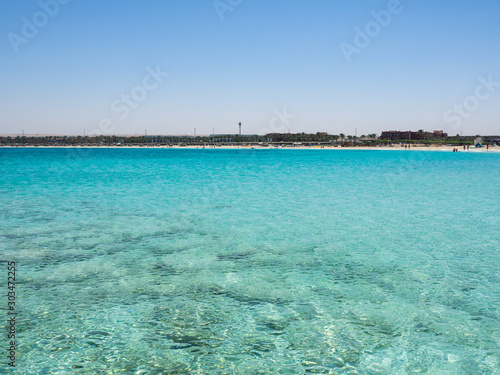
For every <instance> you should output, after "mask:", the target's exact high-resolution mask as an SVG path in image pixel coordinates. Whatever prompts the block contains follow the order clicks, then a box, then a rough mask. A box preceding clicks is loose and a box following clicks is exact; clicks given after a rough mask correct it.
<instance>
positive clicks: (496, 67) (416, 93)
mask: <svg viewBox="0 0 500 375" xmlns="http://www.w3.org/2000/svg"><path fill="white" fill-rule="evenodd" d="M55 1H60V2H57V4H59V5H58V7H59V9H56V8H55V7H54V2H55ZM45 3H46V4H47V6H42V5H41V4H45ZM61 3H66V4H61ZM214 4H217V5H218V11H217V9H216V7H215V6H214ZM231 4H233V5H231ZM44 8H45V10H44ZM229 9H230V10H229ZM372 11H376V12H380V11H384V12H383V14H384V16H381V17H382V18H378V20H377V17H375V16H374V15H373V13H372ZM390 11H392V13H389V14H390V20H388V17H387V14H388V13H387V12H390ZM48 13H51V14H48ZM499 16H500V2H499V1H498V0H482V1H479V2H472V1H470V0H440V1H435V0H401V1H400V2H399V5H397V0H391V1H361V0H359V1H355V0H335V1H332V0H314V1H308V2H306V1H299V0H295V1H292V0H287V1H285V0H273V1H269V0H242V1H239V0H218V2H217V1H213V0H190V1H169V0H148V1H142V2H139V1H128V0H121V1H117V0H107V1H96V0H86V1H79V0H71V1H67V0H64V1H63V0H42V1H41V2H38V1H31V0H23V1H18V0H5V1H3V2H2V12H0V35H1V39H0V40H1V42H0V84H1V85H0V102H1V111H0V133H2V134H20V133H21V132H22V131H23V130H24V132H25V133H26V134H33V133H34V134H36V133H39V134H56V133H57V134H82V133H83V129H85V130H86V132H87V134H89V133H101V134H109V133H115V134H135V133H138V134H144V131H145V130H147V132H148V134H185V133H187V134H193V132H194V128H196V129H197V133H198V134H209V133H212V131H213V129H214V128H215V132H216V133H225V132H231V133H234V132H236V131H237V124H238V122H242V123H243V132H244V133H248V134H250V133H265V132H271V131H288V129H290V131H291V132H317V131H327V132H329V133H333V134H338V133H345V134H354V133H355V129H357V135H362V134H368V133H378V134H380V132H381V131H382V130H399V129H401V130H407V129H409V130H418V129H425V130H434V129H443V130H445V131H447V132H448V133H451V134H457V133H463V134H464V135H465V134H493V133H494V134H499V133H500V105H499V101H500V22H499V21H498V20H499ZM26 21H27V22H28V23H26ZM31 24H32V25H31ZM382 24H383V25H382ZM37 25H38V26H37ZM33 28H34V29H35V30H33ZM356 28H358V29H356ZM356 30H361V31H363V33H365V32H369V33H370V34H371V36H367V38H368V41H367V40H366V38H365V40H362V39H363V37H358V40H357V41H356V40H355V37H356V34H357V31H356ZM35 32H36V35H34V33H35ZM356 42H357V44H356ZM343 43H344V44H343ZM347 45H349V46H350V47H346V46H347ZM351 47H352V48H355V49H356V53H351V54H349V53H347V54H346V53H345V51H346V48H351ZM347 51H351V52H352V51H353V49H347ZM346 56H347V58H346ZM148 67H149V68H150V69H153V70H156V69H157V68H158V69H159V70H160V71H161V72H168V73H169V75H168V76H166V77H165V76H162V75H160V76H159V77H157V80H156V81H155V80H154V77H148V74H150V73H148ZM481 77H482V78H481ZM488 81H490V83H489V84H488V83H486V84H485V83H484V82H488ZM144 82H145V83H144ZM496 82H499V83H498V84H497V83H496ZM144 85H145V86H144ZM145 87H146V88H145ZM132 94H133V95H132ZM123 95H125V96H123ZM127 95H128V96H130V98H129V99H128V101H127V99H126V96H127ZM136 99H137V100H136ZM455 105H458V106H459V107H457V106H455Z"/></svg>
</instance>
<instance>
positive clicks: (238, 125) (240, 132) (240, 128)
mask: <svg viewBox="0 0 500 375" xmlns="http://www.w3.org/2000/svg"><path fill="white" fill-rule="evenodd" d="M238 126H239V128H240V131H239V135H241V122H240V123H239V124H238Z"/></svg>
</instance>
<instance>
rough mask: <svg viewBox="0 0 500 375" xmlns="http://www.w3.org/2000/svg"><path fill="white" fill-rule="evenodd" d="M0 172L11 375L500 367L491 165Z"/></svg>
mask: <svg viewBox="0 0 500 375" xmlns="http://www.w3.org/2000/svg"><path fill="white" fill-rule="evenodd" d="M0 171H1V176H2V179H1V182H0V222H1V228H2V229H1V233H0V235H1V240H0V253H1V254H2V256H1V258H2V259H3V260H14V261H16V262H17V271H18V280H17V281H18V287H17V308H18V312H19V314H20V315H19V316H18V320H17V329H18V367H17V373H19V374H97V373H102V374H114V373H130V374H307V373H323V374H330V373H331V374H410V373H427V374H498V373H500V260H499V249H500V246H499V245H500V235H499V228H500V215H499V197H500V172H499V171H500V154H496V155H491V154H472V153H450V152H448V153H447V152H418V151H408V152H405V151H401V152H399V151H398V152H396V151H344V150H332V151H327V150H318V151H313V150H304V151H298V150H292V151H287V150H269V151H264V150H248V151H240V150H161V149H156V150H146V149H0ZM4 268H5V267H4ZM2 273H3V275H2V276H1V277H2V279H6V270H5V269H4V271H2ZM3 285H4V286H3V288H5V282H4V284H3ZM2 294H4V293H3V292H2ZM2 306H5V302H2ZM4 321H5V319H2V323H1V324H2V325H4V323H3V322H4ZM3 336H4V335H2V337H3ZM2 342H3V343H4V344H2V347H4V346H5V345H6V338H3V339H2ZM5 364H6V361H5V359H2V361H1V365H2V367H0V372H1V371H3V370H7V367H5Z"/></svg>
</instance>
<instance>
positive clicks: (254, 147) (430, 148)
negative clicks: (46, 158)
mask: <svg viewBox="0 0 500 375" xmlns="http://www.w3.org/2000/svg"><path fill="white" fill-rule="evenodd" d="M0 148H114V149H120V148H154V149H199V150H202V149H205V150H336V151H342V150H356V151H446V152H453V150H454V149H456V150H458V151H457V152H472V153H500V147H489V149H487V148H486V147H478V148H475V147H470V148H469V149H468V150H467V148H466V149H465V150H464V148H463V146H446V145H435V146H411V147H410V148H405V147H404V145H403V146H400V145H393V146H380V147H363V146H359V147H340V146H295V147H281V146H277V147H275V146H260V145H251V146H246V145H245V146H243V145H242V146H213V145H207V146H178V145H174V146H1V147H0Z"/></svg>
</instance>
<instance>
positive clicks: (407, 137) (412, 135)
mask: <svg viewBox="0 0 500 375" xmlns="http://www.w3.org/2000/svg"><path fill="white" fill-rule="evenodd" d="M446 137H448V134H447V133H445V132H443V131H442V130H434V132H432V133H431V132H425V131H423V130H419V131H417V132H412V131H410V130H408V131H396V130H390V131H383V132H382V134H381V135H380V139H386V140H388V141H418V140H422V139H436V138H446Z"/></svg>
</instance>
